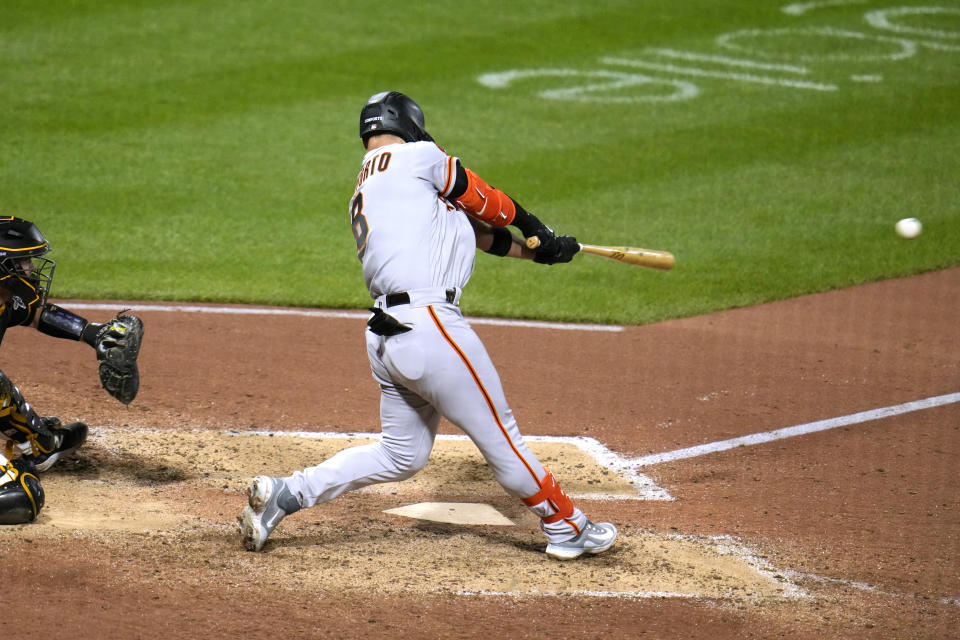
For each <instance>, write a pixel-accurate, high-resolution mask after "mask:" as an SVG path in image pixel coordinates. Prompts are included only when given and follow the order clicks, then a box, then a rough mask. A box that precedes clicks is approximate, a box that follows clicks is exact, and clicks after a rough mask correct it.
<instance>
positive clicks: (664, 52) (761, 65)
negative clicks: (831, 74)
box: [645, 47, 809, 74]
mask: <svg viewBox="0 0 960 640" xmlns="http://www.w3.org/2000/svg"><path fill="white" fill-rule="evenodd" d="M645 51H647V52H649V53H654V54H656V55H658V56H663V57H665V58H675V59H678V60H686V61H688V62H712V63H715V64H723V65H727V66H731V67H741V68H743V69H760V70H762V71H785V72H787V73H798V74H806V73H809V70H808V69H807V68H806V67H800V66H797V65H792V64H780V63H776V62H758V61H756V60H744V59H743V58H730V57H728V56H718V55H713V54H706V53H696V52H693V51H678V50H676V49H668V48H657V47H650V48H648V49H645Z"/></svg>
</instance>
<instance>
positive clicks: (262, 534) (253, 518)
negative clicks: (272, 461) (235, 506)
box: [239, 476, 300, 551]
mask: <svg viewBox="0 0 960 640" xmlns="http://www.w3.org/2000/svg"><path fill="white" fill-rule="evenodd" d="M247 501H248V502H249V504H248V505H247V506H246V507H244V508H243V511H242V512H241V513H240V518H239V521H240V534H241V536H242V537H243V547H244V548H245V549H246V550H247V551H260V549H262V548H263V545H264V543H265V542H266V541H267V537H268V536H269V535H270V532H272V531H273V530H274V528H275V527H276V526H277V525H278V524H280V521H281V520H283V519H284V517H286V516H288V515H290V514H291V513H294V512H296V511H299V510H300V503H299V502H298V501H297V499H296V497H295V496H294V495H293V494H292V493H290V490H289V489H287V485H286V483H285V482H284V481H283V480H281V479H280V478H271V477H270V476H257V477H256V478H254V479H253V480H251V481H250V486H249V487H247Z"/></svg>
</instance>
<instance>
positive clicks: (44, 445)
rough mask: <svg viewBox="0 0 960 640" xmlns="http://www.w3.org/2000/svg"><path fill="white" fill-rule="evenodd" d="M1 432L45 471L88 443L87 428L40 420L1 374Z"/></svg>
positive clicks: (56, 421)
mask: <svg viewBox="0 0 960 640" xmlns="http://www.w3.org/2000/svg"><path fill="white" fill-rule="evenodd" d="M0 432H2V433H3V435H5V436H7V437H8V438H10V439H11V440H13V441H15V442H17V443H19V449H20V451H21V452H22V454H23V456H24V457H25V458H27V459H29V460H30V461H31V462H33V463H34V465H36V470H37V471H46V470H47V469H49V468H50V467H52V466H53V464H54V463H55V462H56V461H57V460H58V459H60V458H61V457H63V456H65V455H67V454H68V453H70V452H72V451H74V450H75V449H77V448H78V447H79V446H80V445H82V444H83V443H84V442H86V440H87V425H85V424H83V423H82V422H74V423H72V424H69V425H67V426H65V427H64V426H62V425H61V424H60V420H59V419H58V418H54V417H47V418H41V417H40V416H38V415H37V412H36V411H34V410H33V407H31V406H30V403H29V402H27V401H26V400H24V398H23V394H21V393H20V389H18V388H17V387H16V386H15V385H14V384H13V383H12V382H11V381H10V379H9V378H7V376H6V375H5V374H4V373H3V372H2V371H0Z"/></svg>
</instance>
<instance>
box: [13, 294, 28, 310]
mask: <svg viewBox="0 0 960 640" xmlns="http://www.w3.org/2000/svg"><path fill="white" fill-rule="evenodd" d="M10 302H11V303H13V308H14V310H16V309H26V308H27V305H25V304H24V303H23V299H21V298H20V296H13V298H11V299H10Z"/></svg>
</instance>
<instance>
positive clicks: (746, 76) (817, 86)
mask: <svg viewBox="0 0 960 640" xmlns="http://www.w3.org/2000/svg"><path fill="white" fill-rule="evenodd" d="M600 61H601V62H602V63H603V64H609V65H618V66H627V67H639V68H641V69H647V70H649V71H662V72H665V73H674V74H677V75H686V76H695V77H698V78H718V79H721V80H736V81H739V82H753V83H757V84H766V85H778V86H781V87H790V88H793V89H813V90H815V91H836V90H837V85H835V84H824V83H821V82H808V81H806V80H789V79H786V78H774V77H771V76H758V75H754V74H750V73H735V72H729V71H710V70H707V69H699V68H697V67H678V66H677V65H674V64H661V63H656V62H647V61H645V60H637V59H634V58H615V57H612V56H606V57H603V58H601V59H600Z"/></svg>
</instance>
